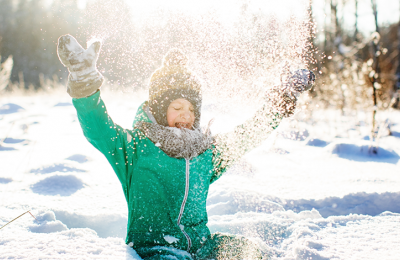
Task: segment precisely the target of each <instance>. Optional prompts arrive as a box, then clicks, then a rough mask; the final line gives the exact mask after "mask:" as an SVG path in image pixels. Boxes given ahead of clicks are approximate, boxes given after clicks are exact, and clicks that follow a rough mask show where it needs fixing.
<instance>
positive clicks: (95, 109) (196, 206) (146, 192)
mask: <svg viewBox="0 0 400 260" xmlns="http://www.w3.org/2000/svg"><path fill="white" fill-rule="evenodd" d="M145 103H146V102H145ZM145 103H144V104H143V105H142V106H141V107H139V109H138V111H137V114H136V118H135V121H146V122H151V120H150V119H149V118H148V116H147V114H146V113H145V112H144V110H143V106H144V105H146V104H145ZM73 104H74V106H75V108H76V110H77V113H78V119H79V122H80V124H81V127H82V130H83V133H84V135H85V137H86V139H87V140H88V141H89V142H90V143H91V144H92V145H93V146H94V147H96V148H97V149H98V150H99V151H100V152H101V153H103V154H104V156H105V157H106V158H107V160H108V161H109V163H110V164H111V166H112V167H113V169H114V171H115V173H116V174H117V176H118V179H119V180H120V182H121V185H122V188H123V191H124V195H125V198H126V201H127V204H128V212H129V214H128V226H127V236H126V243H127V244H130V245H132V244H131V243H133V245H132V247H133V248H134V249H137V248H141V247H151V246H157V245H158V246H170V247H175V248H177V249H181V250H185V251H188V252H189V253H195V252H196V251H197V250H198V249H199V248H200V247H201V246H202V245H203V244H204V242H205V241H206V240H207V239H208V238H209V237H210V231H209V229H208V228H207V221H208V220H207V211H206V200H207V194H208V189H209V185H210V184H211V183H212V182H214V181H215V180H217V179H218V178H219V177H220V176H221V174H222V173H223V172H225V171H226V169H227V167H228V166H230V165H231V164H232V163H233V162H234V161H236V160H237V159H238V158H239V157H240V156H242V155H243V154H244V153H245V152H246V151H247V150H249V149H251V148H252V147H254V146H255V145H257V144H259V143H260V141H262V140H264V139H265V138H266V136H267V135H266V133H269V132H270V131H271V130H272V129H274V128H276V127H277V126H278V124H279V122H280V120H281V118H280V117H274V118H271V117H266V116H265V115H264V117H263V118H268V120H266V119H263V120H259V118H258V117H259V116H257V114H256V116H255V118H256V119H255V120H254V119H253V120H250V121H249V122H248V123H245V124H243V125H241V126H239V127H238V128H237V129H236V130H235V131H234V132H233V133H230V134H227V135H224V136H221V137H217V138H216V140H217V141H216V144H215V145H213V146H212V147H210V149H208V150H206V151H205V152H203V153H202V154H200V155H198V156H197V157H195V158H193V159H191V160H188V159H184V158H179V159H177V158H172V157H169V156H168V155H167V154H165V153H164V152H163V151H162V150H161V149H160V148H158V147H157V146H156V145H155V144H154V143H153V142H152V141H150V140H149V139H148V138H147V137H146V136H145V135H144V134H143V133H142V132H141V131H140V130H138V129H133V130H128V129H123V128H122V127H120V126H119V125H117V124H115V123H114V122H113V121H112V119H111V118H110V116H109V115H108V113H107V110H106V107H105V105H104V103H103V101H102V99H101V98H100V91H98V92H96V93H95V94H93V95H92V96H89V97H86V98H80V99H73ZM259 114H260V113H259ZM261 114H265V113H261ZM260 122H261V123H260ZM260 124H261V126H263V124H266V126H267V128H265V127H264V128H263V129H258V130H257V129H255V128H254V126H255V125H256V126H260ZM254 136H257V138H253V137H254ZM249 138H250V139H249ZM246 140H247V141H246ZM228 141H230V142H228ZM229 144H233V146H237V147H234V149H233V148H232V147H230V146H229Z"/></svg>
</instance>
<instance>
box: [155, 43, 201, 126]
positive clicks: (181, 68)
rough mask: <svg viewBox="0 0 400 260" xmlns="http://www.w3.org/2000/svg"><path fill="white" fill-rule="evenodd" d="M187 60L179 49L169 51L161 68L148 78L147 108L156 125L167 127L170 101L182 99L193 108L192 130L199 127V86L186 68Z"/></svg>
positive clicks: (197, 81)
mask: <svg viewBox="0 0 400 260" xmlns="http://www.w3.org/2000/svg"><path fill="white" fill-rule="evenodd" d="M187 61H188V59H187V57H186V56H185V54H183V52H182V51H181V50H179V49H176V48H174V49H171V50H170V51H169V52H168V53H167V54H166V55H165V56H164V59H163V63H162V66H161V68H159V69H157V70H156V71H155V72H154V73H153V75H151V78H150V84H149V85H150V86H149V107H150V111H151V113H152V114H153V116H154V118H155V119H156V121H157V123H158V124H160V125H163V126H168V121H167V110H168V107H169V105H170V104H171V102H172V101H174V100H176V99H178V98H184V99H186V100H187V101H189V102H190V103H191V104H192V105H193V108H194V114H195V121H194V124H193V128H199V127H200V115H201V112H200V111H201V102H202V97H201V84H200V81H199V80H198V79H197V78H196V76H195V75H194V74H193V73H192V72H191V71H190V70H189V69H188V68H187V67H186V63H187Z"/></svg>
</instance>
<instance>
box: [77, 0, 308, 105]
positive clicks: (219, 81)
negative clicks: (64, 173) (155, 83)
mask: <svg viewBox="0 0 400 260" xmlns="http://www.w3.org/2000/svg"><path fill="white" fill-rule="evenodd" d="M214 2H216V3H214ZM275 6H276V2H274V1H272V0H264V1H256V0H254V1H244V0H241V1H228V2H220V1H201V3H192V2H190V3H188V2H187V1H179V0H175V1H155V0H152V1H148V3H147V2H146V3H143V2H140V3H139V2H137V3H128V1H126V2H125V1H123V0H119V1H109V0H99V1H97V2H96V4H95V5H91V6H88V7H87V10H86V16H87V17H88V18H89V20H91V21H92V22H91V23H90V24H89V26H87V27H86V28H84V29H83V30H84V34H85V35H86V36H87V37H86V38H87V39H91V38H100V39H102V41H103V48H102V54H101V57H100V60H101V61H100V64H98V67H99V68H100V69H102V67H103V68H104V67H107V68H110V69H107V70H105V69H103V71H102V72H103V73H104V74H106V76H107V77H108V78H110V79H111V80H110V82H111V83H118V84H121V85H122V86H123V87H124V88H125V89H129V88H132V89H137V88H147V83H148V79H149V77H150V75H151V73H152V72H153V71H154V70H155V69H156V68H157V67H159V66H160V65H161V60H162V57H163V55H164V54H165V53H166V52H167V51H168V50H169V49H170V48H172V47H178V48H180V49H182V50H183V51H184V52H185V53H186V55H187V56H188V57H189V60H190V63H189V67H190V69H191V70H192V71H194V72H195V73H196V74H197V75H198V76H199V77H200V78H201V79H202V80H203V95H204V102H205V103H206V104H207V103H210V102H216V101H217V102H218V104H219V107H223V108H226V107H229V104H235V106H237V105H239V104H240V105H247V106H249V105H250V106H254V107H259V105H260V104H261V102H262V97H263V95H264V92H265V91H266V89H267V88H268V87H271V86H273V85H276V84H279V81H280V77H281V74H282V72H284V66H286V68H289V69H292V70H293V69H298V68H307V64H306V61H305V58H304V57H305V52H306V51H307V50H308V44H309V43H308V38H309V35H310V32H309V28H310V27H311V26H310V24H309V21H308V19H309V15H308V13H307V1H292V0H283V1H282V3H280V5H279V7H275ZM102 62H103V64H102Z"/></svg>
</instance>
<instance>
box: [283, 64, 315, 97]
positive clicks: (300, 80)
mask: <svg viewBox="0 0 400 260" xmlns="http://www.w3.org/2000/svg"><path fill="white" fill-rule="evenodd" d="M314 82H315V75H314V73H313V72H312V71H311V70H306V69H300V70H296V71H295V72H294V73H293V74H292V75H290V76H289V80H288V84H289V88H288V89H287V91H288V94H290V95H293V96H295V97H296V98H297V97H298V96H299V95H300V94H301V93H303V92H305V91H308V90H310V89H311V88H312V86H313V85H314Z"/></svg>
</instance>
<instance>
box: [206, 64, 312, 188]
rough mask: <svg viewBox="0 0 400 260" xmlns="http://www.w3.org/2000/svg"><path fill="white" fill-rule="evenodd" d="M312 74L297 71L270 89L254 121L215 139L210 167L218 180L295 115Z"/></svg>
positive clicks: (307, 88) (310, 82) (309, 84)
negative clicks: (283, 120)
mask: <svg viewBox="0 0 400 260" xmlns="http://www.w3.org/2000/svg"><path fill="white" fill-rule="evenodd" d="M314 80H315V75H314V74H313V73H312V72H311V71H309V70H298V71H296V72H295V73H294V74H293V75H291V76H290V77H289V80H288V81H287V82H286V83H284V84H282V85H281V86H279V87H275V88H273V89H272V90H271V91H270V92H268V93H267V95H266V97H265V104H264V105H263V107H262V108H261V109H260V110H258V111H257V112H256V113H255V115H254V116H253V118H251V119H250V120H247V121H246V122H245V123H244V124H242V125H239V126H237V127H235V129H234V131H233V132H230V133H227V134H222V135H218V136H216V138H215V139H216V140H215V146H214V157H213V164H214V167H215V175H214V177H213V178H212V180H211V182H213V181H215V180H217V179H218V178H219V177H220V176H221V175H222V174H223V173H224V172H225V171H226V170H227V168H228V167H229V166H231V165H232V164H233V163H235V162H237V161H238V160H239V159H240V158H241V157H242V156H243V155H244V154H245V153H246V152H248V151H250V150H251V149H253V148H255V147H256V146H258V145H260V143H261V142H262V141H264V140H266V139H267V138H268V136H269V135H270V134H271V132H272V131H273V130H274V129H275V128H277V127H278V126H279V124H280V122H281V121H282V119H283V118H285V117H290V116H291V115H293V114H294V110H295V108H296V102H297V98H298V96H299V95H300V94H301V93H303V92H304V91H307V90H309V89H311V87H312V85H313V83H314Z"/></svg>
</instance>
